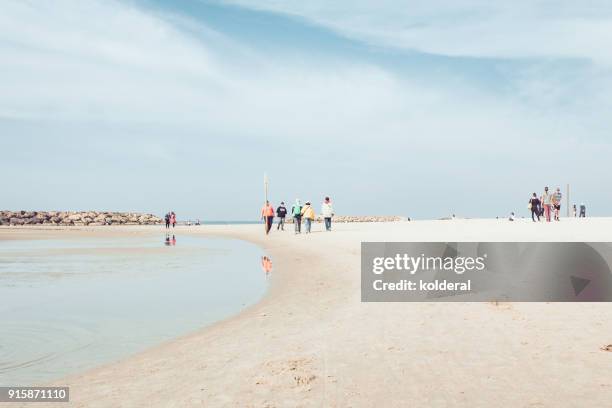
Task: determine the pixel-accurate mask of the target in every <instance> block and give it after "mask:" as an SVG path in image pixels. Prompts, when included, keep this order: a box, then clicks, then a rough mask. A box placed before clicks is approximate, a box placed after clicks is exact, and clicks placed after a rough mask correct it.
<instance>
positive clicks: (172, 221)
mask: <svg viewBox="0 0 612 408" xmlns="http://www.w3.org/2000/svg"><path fill="white" fill-rule="evenodd" d="M170 224H172V228H174V227H176V214H175V213H174V211H172V212H171V213H170Z"/></svg>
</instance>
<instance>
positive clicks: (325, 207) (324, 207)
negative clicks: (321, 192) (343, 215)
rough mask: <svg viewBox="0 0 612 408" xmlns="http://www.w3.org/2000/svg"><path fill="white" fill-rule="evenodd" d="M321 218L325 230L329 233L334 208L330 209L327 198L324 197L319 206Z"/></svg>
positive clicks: (329, 202)
mask: <svg viewBox="0 0 612 408" xmlns="http://www.w3.org/2000/svg"><path fill="white" fill-rule="evenodd" d="M321 216H322V217H323V220H324V221H325V230H326V231H331V221H332V217H333V216H334V208H333V207H332V203H331V201H330V200H329V197H325V200H324V201H323V204H321Z"/></svg>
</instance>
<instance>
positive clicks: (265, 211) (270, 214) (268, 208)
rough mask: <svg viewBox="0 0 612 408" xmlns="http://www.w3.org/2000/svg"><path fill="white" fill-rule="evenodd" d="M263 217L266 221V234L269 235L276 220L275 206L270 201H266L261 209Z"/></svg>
mask: <svg viewBox="0 0 612 408" xmlns="http://www.w3.org/2000/svg"><path fill="white" fill-rule="evenodd" d="M261 218H262V219H263V220H264V222H265V223H266V235H268V234H269V233H270V229H272V223H273V222H274V207H272V204H270V202H269V201H266V204H265V205H264V206H263V207H262V209H261Z"/></svg>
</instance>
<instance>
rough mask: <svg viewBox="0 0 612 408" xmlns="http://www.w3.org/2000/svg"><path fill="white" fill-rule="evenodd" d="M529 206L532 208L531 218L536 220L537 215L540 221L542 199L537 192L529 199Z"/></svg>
mask: <svg viewBox="0 0 612 408" xmlns="http://www.w3.org/2000/svg"><path fill="white" fill-rule="evenodd" d="M529 208H530V209H531V220H532V221H533V222H535V217H536V216H537V217H538V221H540V199H539V198H538V195H537V194H536V193H533V196H532V197H531V199H530V200H529Z"/></svg>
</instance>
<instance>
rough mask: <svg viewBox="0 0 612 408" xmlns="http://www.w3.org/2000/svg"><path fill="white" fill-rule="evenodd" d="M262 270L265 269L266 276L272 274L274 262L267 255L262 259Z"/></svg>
mask: <svg viewBox="0 0 612 408" xmlns="http://www.w3.org/2000/svg"><path fill="white" fill-rule="evenodd" d="M261 269H263V271H264V272H265V274H266V276H268V275H269V274H270V272H272V260H271V259H270V258H269V257H268V256H266V255H264V256H262V257H261Z"/></svg>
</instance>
